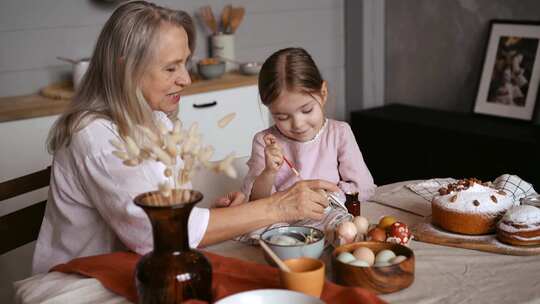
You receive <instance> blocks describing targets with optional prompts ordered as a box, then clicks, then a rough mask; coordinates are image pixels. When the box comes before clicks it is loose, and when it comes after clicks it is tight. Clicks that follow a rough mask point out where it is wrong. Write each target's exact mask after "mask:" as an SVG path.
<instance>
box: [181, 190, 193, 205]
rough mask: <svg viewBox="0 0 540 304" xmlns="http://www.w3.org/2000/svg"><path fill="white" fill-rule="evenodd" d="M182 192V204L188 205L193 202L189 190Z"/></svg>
mask: <svg viewBox="0 0 540 304" xmlns="http://www.w3.org/2000/svg"><path fill="white" fill-rule="evenodd" d="M181 192H182V202H185V203H187V202H189V201H191V191H189V190H187V189H183V190H182V191H181Z"/></svg>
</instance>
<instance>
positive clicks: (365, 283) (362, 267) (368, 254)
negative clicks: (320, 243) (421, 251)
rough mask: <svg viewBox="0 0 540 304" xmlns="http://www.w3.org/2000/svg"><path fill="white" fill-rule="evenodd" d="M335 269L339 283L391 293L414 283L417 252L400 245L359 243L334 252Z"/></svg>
mask: <svg viewBox="0 0 540 304" xmlns="http://www.w3.org/2000/svg"><path fill="white" fill-rule="evenodd" d="M332 268H333V271H334V279H335V280H336V282H337V283H338V284H341V285H345V286H359V287H363V288H366V289H369V290H371V291H374V292H376V293H391V292H395V291H398V290H401V289H404V288H407V287H408V286H410V285H411V284H412V282H413V281H414V253H413V251H412V250H411V249H410V248H408V247H407V246H404V245H400V244H396V243H387V242H356V243H351V244H346V245H342V246H339V247H337V248H336V249H334V252H333V253H332Z"/></svg>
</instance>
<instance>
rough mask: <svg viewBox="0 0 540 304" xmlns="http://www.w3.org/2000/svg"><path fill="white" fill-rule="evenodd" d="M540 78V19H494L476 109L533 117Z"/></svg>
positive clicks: (523, 117) (479, 112)
mask: <svg viewBox="0 0 540 304" xmlns="http://www.w3.org/2000/svg"><path fill="white" fill-rule="evenodd" d="M539 80H540V22H516V21H504V20H494V21H492V22H491V24H490V35H489V40H488V43H487V46H486V54H485V58H484V64H483V68H482V74H481V77H480V83H479V85H478V92H477V96H476V101H475V104H474V113H478V114H486V115H493V116H501V117H507V118H514V119H521V120H531V119H532V117H533V114H534V109H535V104H536V100H537V95H538V85H539Z"/></svg>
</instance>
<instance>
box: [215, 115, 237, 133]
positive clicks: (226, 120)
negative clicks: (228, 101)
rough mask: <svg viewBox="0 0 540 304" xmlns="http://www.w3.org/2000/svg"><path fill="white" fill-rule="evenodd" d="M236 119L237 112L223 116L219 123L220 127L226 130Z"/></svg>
mask: <svg viewBox="0 0 540 304" xmlns="http://www.w3.org/2000/svg"><path fill="white" fill-rule="evenodd" d="M235 117H236V113H235V112H232V113H229V114H227V115H225V116H223V118H221V119H220V120H219V121H218V123H217V125H218V127H220V128H222V129H223V128H225V127H226V126H227V125H228V124H229V123H230V122H231V121H232V120H233V119H234V118H235Z"/></svg>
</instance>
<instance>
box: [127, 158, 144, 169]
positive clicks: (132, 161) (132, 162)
mask: <svg viewBox="0 0 540 304" xmlns="http://www.w3.org/2000/svg"><path fill="white" fill-rule="evenodd" d="M123 163H124V165H126V166H128V167H135V166H138V165H139V164H140V163H141V160H140V159H138V158H131V159H126V160H124V161H123Z"/></svg>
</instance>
